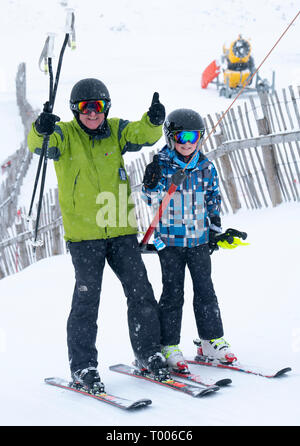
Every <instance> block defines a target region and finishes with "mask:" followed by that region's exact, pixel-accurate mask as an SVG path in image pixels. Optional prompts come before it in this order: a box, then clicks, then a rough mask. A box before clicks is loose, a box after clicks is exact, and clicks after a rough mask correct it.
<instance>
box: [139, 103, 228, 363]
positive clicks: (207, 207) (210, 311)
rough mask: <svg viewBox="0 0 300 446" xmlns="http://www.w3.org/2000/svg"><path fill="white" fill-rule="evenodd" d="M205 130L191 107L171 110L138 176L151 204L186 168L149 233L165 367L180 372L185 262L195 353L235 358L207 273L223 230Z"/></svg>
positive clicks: (221, 360)
mask: <svg viewBox="0 0 300 446" xmlns="http://www.w3.org/2000/svg"><path fill="white" fill-rule="evenodd" d="M204 133H205V127H204V123H203V120H202V118H201V116H200V115H199V114H198V113H197V112H195V111H194V110H190V109H178V110H175V111H173V112H171V113H170V114H169V115H168V117H167V119H166V121H165V123H164V134H165V138H166V143H167V144H166V146H164V147H163V148H162V149H161V150H160V151H159V152H158V154H157V155H155V156H154V158H153V161H152V163H150V164H148V166H147V167H146V170H145V175H144V180H143V199H144V200H145V201H146V202H147V204H148V205H149V206H152V207H153V209H154V210H156V209H157V208H158V206H159V205H160V203H161V201H162V199H163V196H164V194H165V193H166V191H168V189H169V187H170V186H171V183H172V175H173V174H174V173H175V172H177V171H178V170H180V169H183V168H185V174H186V178H185V179H184V181H183V183H182V184H181V185H180V186H178V187H177V190H176V192H175V193H174V195H173V197H172V198H171V200H170V203H169V206H168V207H167V209H166V210H165V212H164V214H163V215H162V218H161V220H160V222H159V225H158V227H156V229H155V233H154V236H155V244H156V245H157V246H159V247H158V249H159V250H158V255H159V259H160V264H161V269H162V282H163V291H162V295H161V298H160V301H159V314H160V323H161V345H162V353H163V354H164V355H165V357H166V359H167V362H168V365H169V367H170V368H172V369H174V370H176V371H178V370H179V371H182V372H185V371H187V370H188V368H187V364H186V362H185V360H184V357H183V355H182V352H181V350H180V349H179V347H178V344H179V342H180V331H181V321H182V309H183V303H184V276H185V267H186V265H187V266H188V268H189V271H190V274H191V277H192V281H193V288H194V299H193V308H194V314H195V319H196V325H197V330H198V334H199V337H200V345H199V347H198V354H201V355H203V356H205V357H209V359H212V360H218V361H220V362H232V361H234V360H235V359H236V358H235V356H234V355H233V354H232V352H231V351H230V349H229V347H230V346H229V344H228V343H227V342H226V341H225V340H224V339H223V338H222V336H223V325H222V319H221V315H220V309H219V305H218V301H217V297H216V295H215V291H214V287H213V283H212V279H211V260H210V254H209V243H210V241H211V242H212V241H213V239H214V237H215V235H216V234H218V233H221V232H222V229H221V218H220V204H221V196H220V192H219V181H218V174H217V171H216V169H215V166H214V164H213V163H212V162H211V161H209V160H208V159H207V158H206V157H205V156H204V155H203V153H201V152H200V151H199V148H200V144H201V143H202V140H203V137H204Z"/></svg>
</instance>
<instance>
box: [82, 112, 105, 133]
mask: <svg viewBox="0 0 300 446" xmlns="http://www.w3.org/2000/svg"><path fill="white" fill-rule="evenodd" d="M104 118H105V116H104V113H95V112H94V111H93V110H92V111H89V113H87V114H81V113H80V114H79V119H80V121H81V122H82V124H83V125H85V126H86V127H87V128H88V129H90V130H96V129H97V128H98V127H99V125H100V124H102V122H103V121H104Z"/></svg>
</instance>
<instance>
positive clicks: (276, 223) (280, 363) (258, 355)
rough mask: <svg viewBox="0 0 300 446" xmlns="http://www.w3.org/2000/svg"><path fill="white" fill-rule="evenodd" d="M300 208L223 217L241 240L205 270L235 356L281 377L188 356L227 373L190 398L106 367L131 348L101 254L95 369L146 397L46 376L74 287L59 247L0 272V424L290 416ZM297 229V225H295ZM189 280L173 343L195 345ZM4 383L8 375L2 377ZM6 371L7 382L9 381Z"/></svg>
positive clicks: (60, 361)
mask: <svg viewBox="0 0 300 446" xmlns="http://www.w3.org/2000/svg"><path fill="white" fill-rule="evenodd" d="M299 225H300V209H299V206H296V205H294V204H289V205H282V206H279V207H278V208H275V209H267V210H264V211H257V212H241V213H239V214H238V215H235V216H234V217H226V218H224V227H237V228H240V229H242V230H246V231H247V232H248V241H249V242H250V245H249V246H245V247H240V248H237V249H235V250H232V251H225V250H223V251H222V252H220V251H219V252H217V253H215V254H214V255H213V257H212V260H213V279H214V284H215V289H216V292H217V295H218V298H219V303H220V307H221V311H222V315H223V323H224V327H225V335H226V338H227V339H228V340H229V342H230V343H231V345H232V348H233V350H234V352H236V353H237V354H238V356H239V358H240V360H241V361H244V362H247V363H252V364H257V365H265V366H270V367H274V368H277V367H279V368H281V367H286V366H290V367H292V369H293V371H292V372H291V373H290V374H289V375H287V376H283V377H281V378H277V379H267V378H262V377H256V376H250V375H246V374H242V373H238V372H234V371H225V370H219V369H212V368H209V367H198V366H192V370H193V371H194V372H198V373H201V374H202V375H203V376H205V377H209V376H214V377H217V378H219V379H220V378H221V377H222V378H224V377H229V378H231V379H232V385H231V386H230V387H228V388H223V389H221V390H220V391H219V392H217V393H216V394H214V395H211V396H206V397H202V398H197V399H196V398H192V397H190V396H188V395H183V394H179V393H178V392H176V391H173V390H170V389H165V388H162V387H159V386H156V385H155V384H152V383H147V382H145V381H142V380H138V379H135V378H130V377H127V376H123V375H119V374H117V373H114V372H111V371H109V370H108V367H109V365H112V364H117V363H120V362H123V363H127V364H128V363H130V362H131V361H132V359H133V356H132V352H131V347H130V343H129V336H128V330H127V322H126V301H125V297H124V296H123V291H122V288H121V285H120V283H119V281H118V280H117V279H116V278H115V277H114V274H113V273H112V271H111V269H110V268H109V266H106V269H105V273H104V281H103V291H102V297H101V305H100V318H99V324H98V325H99V334H100V335H99V336H98V348H99V356H100V367H99V369H100V372H101V377H102V379H103V380H104V382H105V385H106V388H107V390H108V391H109V392H110V393H113V394H117V395H120V396H124V397H126V396H127V397H133V398H142V397H147V398H150V399H151V400H152V401H153V404H152V406H150V407H148V408H146V409H142V410H140V411H136V412H134V413H128V412H124V411H121V410H119V409H117V408H114V407H111V406H107V405H105V403H101V402H98V401H93V400H90V399H87V398H85V397H84V396H83V397H81V396H79V395H76V394H72V393H70V392H69V393H68V392H67V391H63V390H60V389H55V388H53V387H50V386H47V385H46V384H44V383H43V379H44V378H45V377H47V376H61V377H65V378H69V370H68V361H67V350H66V328H65V327H66V319H67V316H68V312H69V308H70V304H71V296H72V291H73V286H74V284H73V276H74V274H73V267H72V264H71V258H70V256H68V255H67V256H59V257H55V258H51V259H46V260H43V261H40V262H39V263H37V264H35V265H32V266H31V267H29V268H27V269H26V270H24V271H22V272H21V273H19V274H16V275H14V276H10V277H8V278H6V279H4V280H1V281H0V361H1V368H0V376H1V382H3V383H5V385H4V386H1V390H0V394H1V399H0V413H1V417H0V424H1V425H14V426H15V425H35V426H36V425H50V426H51V425H52V426H53V425H68V426H75V425H90V426H94V425H98V426H149V425H150V426H157V425H158V426H215V425H221V426H222V425H224V426H227V425H269V426H270V425H299V420H300V409H299V398H300V386H299V381H300V311H299V309H300V305H299V296H300V283H299V252H300V238H299V236H297V231H295V228H298V227H299ZM295 234H296V235H295ZM144 260H145V263H146V266H147V270H148V274H149V278H150V281H151V282H152V284H153V287H154V291H155V295H156V296H157V297H159V295H160V292H161V283H160V282H161V280H160V267H159V262H158V259H157V257H156V256H155V255H153V256H151V255H145V256H144ZM195 337H197V333H196V329H195V323H194V316H193V313H192V285H191V280H190V277H189V275H187V281H186V294H185V307H184V320H183V327H182V339H181V346H182V349H183V351H184V353H185V355H186V356H193V355H194V354H195V352H196V350H195V348H194V345H193V343H192V340H193V339H194V338H195ZM9 383H13V384H14V385H13V386H11V385H10V384H9ZM16 383H17V385H15V384H16Z"/></svg>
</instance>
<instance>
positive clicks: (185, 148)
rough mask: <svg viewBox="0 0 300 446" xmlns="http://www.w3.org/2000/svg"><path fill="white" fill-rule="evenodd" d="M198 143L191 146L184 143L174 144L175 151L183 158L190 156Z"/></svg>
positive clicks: (188, 143)
mask: <svg viewBox="0 0 300 446" xmlns="http://www.w3.org/2000/svg"><path fill="white" fill-rule="evenodd" d="M197 144H198V142H195V143H194V144H192V143H191V142H189V141H188V142H186V143H185V144H180V143H178V142H175V150H177V152H178V153H180V154H181V155H183V156H190V155H191V154H192V153H193V152H194V151H195V150H196V148H197Z"/></svg>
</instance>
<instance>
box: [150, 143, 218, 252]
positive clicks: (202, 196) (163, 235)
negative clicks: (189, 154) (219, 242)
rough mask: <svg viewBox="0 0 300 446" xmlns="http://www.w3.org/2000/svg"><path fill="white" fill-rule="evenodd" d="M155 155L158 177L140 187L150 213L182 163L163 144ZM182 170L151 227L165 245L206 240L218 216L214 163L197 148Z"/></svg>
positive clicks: (188, 244)
mask: <svg viewBox="0 0 300 446" xmlns="http://www.w3.org/2000/svg"><path fill="white" fill-rule="evenodd" d="M158 158H159V164H160V166H161V167H162V172H163V176H162V179H161V180H160V182H159V183H158V185H157V186H156V187H155V188H154V189H149V188H146V187H145V186H143V189H142V196H143V200H144V201H146V203H147V204H148V205H149V206H152V208H153V211H154V213H155V212H156V211H157V209H158V207H159V205H160V203H161V201H162V199H163V197H164V195H165V192H166V191H167V190H168V189H169V187H170V185H171V178H172V175H173V174H174V173H175V172H176V171H177V170H178V169H182V168H184V167H185V166H186V164H185V163H184V162H183V161H181V160H180V159H179V158H178V156H177V154H176V152H175V150H170V149H169V148H168V147H167V146H165V147H163V148H162V149H161V150H160V151H159V152H158ZM185 173H186V174H187V178H186V179H185V180H184V181H183V183H182V184H181V185H180V186H178V188H177V190H176V192H175V193H174V195H173V197H172V198H171V200H170V203H169V205H168V207H167V209H166V210H165V212H164V214H163V216H162V218H161V220H160V222H159V225H158V227H157V228H156V229H155V231H154V237H155V238H158V239H161V240H162V241H163V243H164V244H165V245H166V246H181V247H188V248H192V247H194V246H198V245H202V244H204V243H208V239H209V227H210V225H211V224H212V223H213V221H214V220H216V219H217V220H220V205H221V196H220V192H219V180H218V174H217V171H216V168H215V166H214V164H213V163H212V162H211V161H209V160H208V159H207V158H206V157H205V156H204V155H203V154H202V153H200V152H198V153H197V155H196V156H195V158H194V159H193V160H192V162H191V163H190V164H189V166H188V168H187V169H186V170H185ZM153 215H154V214H153Z"/></svg>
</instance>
